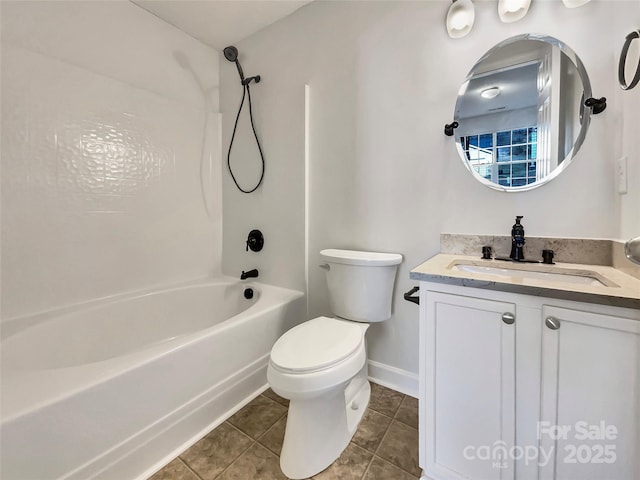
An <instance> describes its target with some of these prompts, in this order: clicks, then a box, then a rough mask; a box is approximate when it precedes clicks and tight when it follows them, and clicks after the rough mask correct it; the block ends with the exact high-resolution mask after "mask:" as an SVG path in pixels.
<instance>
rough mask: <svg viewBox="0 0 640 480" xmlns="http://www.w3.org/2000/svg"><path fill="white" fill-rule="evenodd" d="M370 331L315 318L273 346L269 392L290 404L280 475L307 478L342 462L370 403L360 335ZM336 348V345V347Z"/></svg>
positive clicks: (334, 319)
mask: <svg viewBox="0 0 640 480" xmlns="http://www.w3.org/2000/svg"><path fill="white" fill-rule="evenodd" d="M368 326H369V325H367V324H355V323H351V322H346V321H344V320H340V319H336V318H328V317H318V318H315V319H313V320H310V321H308V322H305V323H303V324H301V325H298V326H297V327H295V328H293V329H291V330H289V331H288V332H287V333H286V334H285V335H283V336H282V337H281V338H280V339H279V340H278V342H276V344H275V345H274V347H273V349H272V352H271V360H270V362H269V367H268V369H267V378H268V381H269V385H270V386H271V389H272V390H273V391H274V392H276V393H277V394H278V395H280V396H281V397H284V398H287V399H289V400H290V402H289V413H288V416H287V426H286V429H285V437H284V442H283V445H282V453H281V454H280V465H281V468H282V471H283V473H284V474H285V475H286V476H287V477H289V478H292V479H298V478H308V477H310V476H312V475H315V474H316V473H318V472H320V471H322V470H324V469H325V468H326V467H327V466H329V465H330V464H331V463H333V461H334V460H335V459H336V458H338V457H339V456H340V454H341V453H342V451H343V450H344V449H345V448H346V447H347V445H348V444H349V441H350V440H351V438H352V437H353V434H354V433H355V431H356V429H357V427H358V424H359V423H360V420H361V418H362V415H363V414H364V411H365V409H366V407H367V405H368V403H369V396H370V394H371V389H370V386H369V382H368V379H367V356H366V348H365V340H364V333H365V331H366V329H367V327H368ZM336 342H337V345H336Z"/></svg>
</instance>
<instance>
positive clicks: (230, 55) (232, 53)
mask: <svg viewBox="0 0 640 480" xmlns="http://www.w3.org/2000/svg"><path fill="white" fill-rule="evenodd" d="M223 53H224V58H226V59H227V60H229V61H230V62H235V61H237V60H238V49H237V48H236V47H233V46H229V47H225V49H224V50H223Z"/></svg>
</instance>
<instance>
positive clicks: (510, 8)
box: [498, 0, 531, 23]
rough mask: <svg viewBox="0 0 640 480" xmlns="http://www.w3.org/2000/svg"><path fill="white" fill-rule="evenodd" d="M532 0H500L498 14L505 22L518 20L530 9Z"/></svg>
mask: <svg viewBox="0 0 640 480" xmlns="http://www.w3.org/2000/svg"><path fill="white" fill-rule="evenodd" d="M529 6H531V0H498V16H499V17H500V20H502V21H503V22H504V23H512V22H517V21H518V20H520V19H521V18H523V17H524V16H525V15H526V14H527V12H528V11H529Z"/></svg>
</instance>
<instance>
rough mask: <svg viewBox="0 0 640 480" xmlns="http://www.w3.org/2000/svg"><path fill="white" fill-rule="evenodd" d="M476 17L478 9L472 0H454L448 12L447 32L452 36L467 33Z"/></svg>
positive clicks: (462, 35) (457, 36) (455, 36)
mask: <svg viewBox="0 0 640 480" xmlns="http://www.w3.org/2000/svg"><path fill="white" fill-rule="evenodd" d="M475 19H476V11H475V8H474V6H473V3H472V2H471V0H453V3H452V4H451V6H450V7H449V11H448V12H447V33H448V34H449V36H450V37H451V38H461V37H464V36H465V35H467V34H468V33H469V32H470V31H471V28H473V22H474V21H475Z"/></svg>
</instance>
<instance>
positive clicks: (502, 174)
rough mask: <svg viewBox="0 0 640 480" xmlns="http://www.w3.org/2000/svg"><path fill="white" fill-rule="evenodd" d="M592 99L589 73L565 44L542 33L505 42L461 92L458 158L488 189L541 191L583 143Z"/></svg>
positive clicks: (487, 57)
mask: <svg viewBox="0 0 640 480" xmlns="http://www.w3.org/2000/svg"><path fill="white" fill-rule="evenodd" d="M589 97H591V87H590V85H589V79H588V77H587V73H586V70H585V69H584V66H583V65H582V62H581V61H580V59H579V58H578V57H577V56H576V54H575V53H574V52H573V51H572V50H571V49H570V48H569V47H567V46H566V45H565V44H564V43H562V42H560V41H559V40H557V39H555V38H552V37H547V36H540V35H520V36H517V37H513V38H511V39H508V40H506V41H504V42H502V43H500V44H498V45H497V46H495V47H494V48H492V49H491V50H490V51H489V52H487V54H485V55H484V56H483V57H482V58H481V59H480V60H479V61H478V63H476V65H475V66H474V67H473V68H472V69H471V72H470V73H469V75H468V76H467V78H466V80H465V82H464V83H463V85H462V87H461V88H460V91H459V93H458V100H457V102H456V108H455V114H454V119H455V121H456V122H458V123H459V127H458V128H457V129H456V131H455V135H456V144H457V146H458V151H459V153H460V155H461V158H462V159H463V161H464V163H465V165H466V167H467V168H468V169H469V171H471V172H472V173H473V174H474V176H475V177H476V178H478V179H479V180H480V181H481V182H483V183H485V184H486V185H488V186H489V187H491V188H495V189H498V190H504V191H522V190H529V189H531V188H535V187H537V186H540V185H543V184H544V183H546V182H548V181H549V180H551V179H552V178H554V177H555V176H557V175H558V174H559V173H560V172H561V171H562V170H564V168H566V166H567V165H568V164H569V162H570V161H571V159H572V158H573V157H574V155H575V153H576V152H577V151H578V149H579V148H580V146H581V145H582V142H583V141H584V136H585V134H586V132H587V128H588V124H589V115H590V112H589V109H586V110H585V108H584V99H586V98H589Z"/></svg>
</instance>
